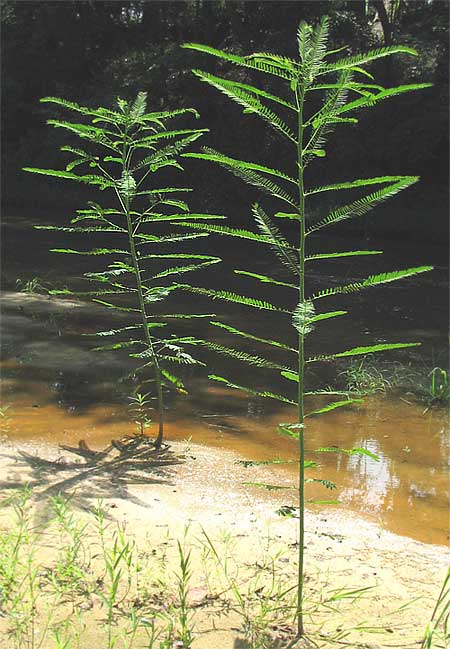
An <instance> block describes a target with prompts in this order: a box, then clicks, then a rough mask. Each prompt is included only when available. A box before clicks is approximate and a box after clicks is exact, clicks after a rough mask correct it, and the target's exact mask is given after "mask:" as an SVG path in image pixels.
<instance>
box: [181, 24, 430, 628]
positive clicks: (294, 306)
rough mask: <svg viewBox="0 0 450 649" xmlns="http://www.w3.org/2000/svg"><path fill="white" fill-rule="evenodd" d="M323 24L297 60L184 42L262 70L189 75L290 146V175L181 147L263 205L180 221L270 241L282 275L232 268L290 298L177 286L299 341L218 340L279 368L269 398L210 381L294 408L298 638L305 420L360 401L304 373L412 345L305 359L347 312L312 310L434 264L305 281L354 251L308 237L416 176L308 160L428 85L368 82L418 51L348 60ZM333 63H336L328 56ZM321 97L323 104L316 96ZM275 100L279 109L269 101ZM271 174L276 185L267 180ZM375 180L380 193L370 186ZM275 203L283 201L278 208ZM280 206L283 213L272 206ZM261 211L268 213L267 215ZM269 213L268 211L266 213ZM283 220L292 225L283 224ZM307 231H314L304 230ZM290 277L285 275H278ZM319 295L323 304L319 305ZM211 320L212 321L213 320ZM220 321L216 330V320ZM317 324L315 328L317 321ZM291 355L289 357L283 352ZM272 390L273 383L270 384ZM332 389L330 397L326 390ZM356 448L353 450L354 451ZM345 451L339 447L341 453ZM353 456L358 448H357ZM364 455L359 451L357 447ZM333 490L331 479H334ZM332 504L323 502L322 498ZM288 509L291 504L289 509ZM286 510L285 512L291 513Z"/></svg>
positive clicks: (235, 352)
mask: <svg viewBox="0 0 450 649" xmlns="http://www.w3.org/2000/svg"><path fill="white" fill-rule="evenodd" d="M328 32H329V20H328V19H327V18H322V19H321V20H320V22H319V23H318V24H317V25H316V26H315V27H312V26H310V25H308V24H307V23H306V22H301V23H300V26H299V28H298V32H297V45H298V54H297V56H296V57H295V58H292V57H286V56H284V55H281V54H275V53H271V52H270V53H268V52H256V53H254V54H250V55H247V56H238V55H236V54H231V53H227V52H224V51H222V50H219V49H216V48H214V47H210V46H207V45H201V44H198V43H186V44H185V45H184V47H185V48H187V49H190V50H195V51H197V52H201V53H204V54H208V55H210V56H212V57H214V58H218V59H220V60H221V61H222V62H223V63H232V64H234V65H236V66H238V67H240V68H246V69H251V70H252V71H253V72H254V73H255V78H256V76H257V73H262V74H263V75H265V77H266V85H267V86H268V90H269V91H270V92H268V91H267V89H266V86H264V88H261V86H260V85H259V84H258V82H256V85H250V84H245V86H244V85H243V84H242V83H241V82H240V81H234V80H231V79H230V78H229V75H227V76H226V78H225V77H218V76H215V75H210V74H209V73H205V72H202V71H199V70H194V74H195V75H196V76H197V77H198V78H199V79H200V80H201V81H202V82H204V83H206V84H208V85H210V86H212V87H214V88H215V89H218V90H219V91H221V92H222V93H223V94H224V95H226V96H227V97H228V98H230V99H231V100H232V101H234V102H235V103H237V104H238V105H239V106H241V107H243V109H244V113H246V114H251V115H252V116H258V117H260V118H261V119H262V120H263V121H264V122H265V123H266V124H267V125H268V126H269V128H271V129H273V131H274V133H275V134H276V135H277V136H280V137H281V138H282V139H284V140H285V141H287V142H285V144H286V147H287V148H290V152H291V156H290V168H291V172H290V173H287V172H286V171H285V170H284V169H283V170H278V169H275V168H274V166H273V165H263V164H260V163H259V162H245V161H243V160H241V159H235V158H232V157H230V156H229V155H224V154H222V153H220V152H218V151H216V150H213V149H210V148H203V150H202V153H184V154H182V156H184V157H190V158H198V159H200V160H202V161H209V162H212V163H215V164H218V165H220V166H222V167H224V168H226V169H227V170H229V171H231V172H232V173H233V174H234V175H236V176H238V177H239V178H240V179H242V180H243V181H244V182H246V183H247V184H249V185H252V186H255V187H257V188H258V190H259V191H260V193H261V195H266V196H267V197H268V201H267V202H268V207H267V208H265V209H263V207H262V205H261V204H260V203H254V204H253V206H252V215H253V219H254V222H255V225H256V230H255V231H251V230H245V231H242V230H240V229H236V228H229V227H222V226H215V225H214V224H212V225H210V224H206V223H194V224H192V225H189V224H188V223H187V222H185V223H183V224H180V223H179V224H178V225H179V226H180V225H183V226H184V227H191V228H192V229H193V230H194V232H198V231H200V232H207V233H214V234H217V235H221V236H225V237H228V236H232V237H238V238H243V239H247V240H253V241H255V242H259V243H263V244H267V245H268V246H269V248H271V249H272V251H273V253H274V256H275V258H276V259H278V261H279V264H280V270H279V275H280V277H282V278H283V280H282V281H281V280H280V279H278V278H275V279H272V278H270V277H266V276H261V275H259V274H256V273H254V272H253V271H252V269H250V270H242V269H239V270H236V271H235V272H236V273H238V274H241V275H242V274H245V275H247V276H248V277H250V278H253V279H255V280H256V281H257V282H259V283H262V284H267V283H268V284H275V285H277V286H279V285H282V286H283V287H286V288H287V289H289V290H290V291H291V295H292V298H291V299H290V300H289V302H288V305H287V308H286V305H285V304H283V305H278V304H272V303H268V302H267V301H266V300H265V299H262V298H261V297H260V296H259V295H257V296H256V297H253V296H251V297H250V296H241V295H238V294H235V293H229V292H226V291H213V290H208V289H203V288H200V287H195V288H193V287H187V286H186V287H184V288H186V290H190V291H194V292H195V293H197V294H200V295H202V294H203V295H208V296H210V297H213V298H217V299H223V300H227V301H231V302H237V303H239V304H241V305H243V306H249V307H253V308H257V309H263V310H268V311H273V312H276V313H278V314H280V317H284V318H287V317H289V318H290V319H291V323H292V327H293V328H294V331H295V335H296V345H295V347H294V348H293V346H292V345H291V344H289V345H287V344H286V343H285V342H284V341H278V340H264V341H263V340H262V339H261V338H259V337H258V336H256V335H253V334H252V333H251V332H250V333H248V332H244V331H239V330H237V329H236V328H234V327H229V328H228V331H229V333H231V334H234V335H237V337H238V338H242V337H243V338H250V339H252V338H253V339H254V340H255V341H256V340H258V342H261V343H264V344H265V345H268V346H269V347H277V348H281V349H284V350H286V352H287V353H286V356H287V361H286V363H279V362H276V363H274V362H272V361H271V360H270V359H267V358H266V356H264V357H259V356H258V357H256V356H252V355H249V354H247V353H245V352H243V351H241V350H239V349H234V348H229V347H226V348H225V347H223V346H222V347H221V348H220V349H219V348H218V346H216V351H218V352H219V353H226V354H228V355H229V356H232V357H234V358H235V359H236V360H239V361H241V362H243V363H247V364H251V365H254V366H259V367H264V368H266V369H267V370H269V369H272V371H275V372H278V373H279V374H281V376H282V377H283V378H285V379H287V381H288V382H289V385H286V392H285V393H284V394H283V393H282V394H273V393H271V392H269V391H266V390H261V389H255V388H251V387H250V388H246V387H244V386H242V385H240V384H239V383H235V382H234V380H233V379H232V378H225V377H222V376H217V375H210V378H211V379H212V380H215V381H219V382H220V383H223V384H225V385H227V386H229V387H231V388H234V389H238V390H244V391H247V392H249V393H250V394H257V395H259V396H261V397H267V398H271V399H273V398H275V399H278V400H281V401H284V402H287V403H292V404H295V405H296V407H297V419H296V421H295V422H294V423H290V424H283V425H282V426H281V432H282V433H283V434H287V435H289V436H290V437H292V438H294V439H296V440H297V443H298V464H299V483H298V509H297V515H298V520H299V544H298V548H299V553H298V582H297V589H296V590H297V603H296V615H295V616H296V620H297V637H298V638H300V637H303V636H305V627H304V617H305V605H304V583H305V574H304V547H305V542H304V539H305V520H304V516H305V483H306V482H307V480H308V479H307V478H306V476H305V469H306V468H308V466H309V465H308V461H307V460H306V459H305V438H306V439H307V434H306V433H307V426H306V420H307V418H308V417H313V416H314V417H316V416H320V415H325V414H326V413H328V412H331V411H333V410H335V409H337V408H342V407H353V406H354V404H358V403H360V399H358V398H355V396H358V393H356V395H355V393H354V392H352V391H351V390H350V391H348V393H347V394H344V395H343V396H344V397H345V398H344V399H342V398H341V399H339V400H336V401H330V400H325V402H324V404H323V405H322V406H321V407H319V408H317V407H316V408H312V409H310V410H309V409H308V407H307V403H306V400H305V396H306V394H307V390H306V377H307V369H308V366H309V364H311V363H317V362H329V361H332V360H334V359H340V358H347V357H354V356H364V357H365V356H366V355H368V354H378V353H382V352H386V351H389V350H395V349H407V348H410V347H415V346H417V345H418V344H419V343H415V342H397V341H395V342H382V343H380V342H377V341H374V342H373V343H372V344H369V345H367V344H366V345H359V346H355V347H352V348H350V349H344V350H338V351H336V352H334V353H325V354H320V355H315V356H312V357H308V356H307V353H306V352H307V345H306V343H307V338H308V336H309V335H310V334H312V332H313V331H314V329H315V327H316V323H318V322H320V321H322V320H329V319H332V318H334V317H338V316H339V317H340V316H342V315H345V313H346V312H345V311H335V310H333V311H319V310H318V309H319V306H320V304H321V303H322V301H323V300H326V299H328V298H331V297H334V296H336V295H345V294H352V293H356V292H359V291H363V290H365V289H367V288H372V287H377V286H379V285H382V284H386V283H390V282H393V281H397V280H401V279H405V278H408V277H412V276H414V275H416V274H419V273H423V272H426V271H429V270H431V269H432V267H431V266H417V267H413V268H407V269H401V270H397V269H396V270H392V271H388V272H383V273H379V274H375V275H369V276H367V277H366V278H365V279H362V280H360V281H358V282H352V283H350V284H346V285H342V286H331V287H327V288H324V289H322V290H320V291H318V292H315V293H311V292H310V291H309V285H308V281H307V279H308V275H307V273H308V268H309V263H310V262H311V261H313V262H314V263H319V262H321V261H322V260H323V259H327V258H328V257H330V256H331V257H333V258H334V259H338V258H340V257H348V256H349V254H351V251H350V252H349V251H346V250H345V251H342V252H333V253H332V254H331V255H330V254H329V253H326V252H322V251H321V250H320V249H319V250H316V246H317V240H316V238H315V233H317V232H318V231H321V230H323V229H324V228H328V227H331V226H333V227H334V226H336V225H338V224H340V223H341V222H343V221H347V220H348V219H357V218H360V217H362V216H364V215H366V214H367V213H368V212H370V211H371V210H372V209H374V208H376V207H377V206H379V205H380V204H382V203H384V201H386V200H388V199H390V198H392V197H394V196H396V195H397V194H398V193H399V192H401V191H403V190H406V189H407V188H409V187H411V186H412V185H413V184H415V183H416V182H417V181H418V177H417V176H411V175H405V176H392V175H389V176H387V175H386V176H377V177H374V178H366V179H357V180H343V181H341V182H338V183H333V184H332V185H326V186H322V187H314V186H313V187H312V188H310V187H309V183H308V173H309V171H310V170H309V165H310V164H311V166H312V165H313V163H314V161H315V160H316V159H317V158H323V157H325V156H326V155H327V151H328V150H330V147H329V145H328V139H329V137H330V135H331V134H332V132H333V131H334V130H335V128H336V127H337V126H340V125H346V124H356V123H357V122H358V119H359V116H360V112H361V111H362V110H363V109H366V108H371V107H373V106H375V105H377V104H378V103H379V102H382V101H384V100H385V99H389V98H391V97H394V96H396V95H399V94H403V93H405V92H410V91H418V90H423V89H426V88H428V87H429V86H430V84H429V83H408V84H405V85H401V86H395V87H389V88H384V87H382V86H379V85H376V86H375V85H372V84H369V85H368V83H367V79H368V78H369V79H370V80H371V81H372V80H373V75H372V74H371V73H370V72H368V71H367V70H366V69H365V66H367V65H368V64H370V63H371V62H372V61H375V60H377V59H384V58H386V57H390V56H392V55H397V54H398V55H403V56H405V55H407V56H417V52H416V51H415V50H414V49H412V48H411V47H407V46H402V45H392V46H387V47H383V48H377V49H374V50H371V51H369V52H366V53H363V54H357V55H354V56H345V57H342V55H341V56H340V57H338V58H336V54H335V52H334V51H328V49H327V46H328ZM333 59H334V60H333ZM273 86H274V87H275V88H280V91H277V92H276V94H275V92H272V87H273ZM320 96H321V97H322V99H321V103H319V100H318V98H319V97H320ZM274 104H276V106H274ZM273 178H276V181H277V182H274V180H273ZM374 185H378V186H379V187H380V188H379V189H375V190H374V189H373V187H374ZM366 187H370V190H369V192H368V193H366V194H363V195H361V196H360V197H359V198H356V199H354V198H353V199H352V200H350V201H349V202H344V203H343V204H341V205H340V206H338V207H334V208H333V209H331V211H329V212H328V214H326V215H325V216H321V215H319V216H317V210H316V209H312V208H311V207H310V201H312V200H313V198H310V196H311V197H312V196H313V195H316V194H320V193H323V192H327V193H331V192H338V193H339V195H340V194H341V193H342V192H343V191H345V190H354V189H357V190H358V191H362V190H364V188H366ZM280 202H281V205H280ZM278 205H280V207H279V208H278V209H282V210H289V211H288V212H286V211H278V209H277V208H276V207H275V206H278ZM266 209H267V210H268V211H267V212H266ZM269 211H270V212H271V214H269V213H268V212H269ZM286 221H287V222H288V223H289V224H290V225H291V226H294V227H295V230H294V228H293V227H290V228H286V229H284V224H285V223H286ZM311 235H313V236H311ZM353 254H354V255H356V256H363V255H371V254H380V251H378V250H375V251H370V250H369V251H361V250H359V251H355V252H354V253H353ZM285 276H287V277H288V281H287V282H286V281H285V280H284V277H285ZM319 300H320V302H319ZM215 324H216V326H217V323H215ZM218 326H222V327H223V325H221V323H219V324H218ZM319 326H322V325H319ZM289 352H290V353H289ZM293 383H294V384H295V385H296V388H297V390H296V394H295V397H294V398H293V395H292V384H293ZM269 387H270V386H269ZM331 394H332V393H331V392H330V396H331ZM332 450H333V451H334V452H342V450H341V449H338V448H335V449H328V448H327V449H317V452H319V453H320V452H324V451H332ZM354 451H355V450H354V449H353V450H350V452H354ZM344 452H345V451H344ZM355 452H358V450H356V451H355ZM360 452H361V453H366V451H365V449H360ZM261 486H264V487H265V488H270V489H275V488H276V487H275V486H274V485H261ZM323 486H325V487H327V488H332V485H331V483H329V481H324V482H323ZM333 486H334V485H333ZM322 502H327V503H328V502H330V501H328V500H327V501H322ZM289 509H290V508H289ZM290 513H292V512H290Z"/></svg>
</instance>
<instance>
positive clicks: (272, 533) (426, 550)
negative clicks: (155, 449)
mask: <svg viewBox="0 0 450 649" xmlns="http://www.w3.org/2000/svg"><path fill="white" fill-rule="evenodd" d="M113 453H114V452H113ZM74 458H77V459H76V460H74ZM111 458H112V459H114V456H113V455H111ZM180 459H181V462H180V463H178V460H180ZM237 459H238V456H237V455H236V454H234V453H233V452H231V451H228V450H224V451H221V450H217V449H211V448H207V447H202V446H198V445H193V444H189V446H187V445H186V444H185V443H179V442H178V443H173V444H171V445H170V450H169V451H168V455H167V456H165V458H164V462H163V463H162V464H161V466H158V467H153V468H151V467H150V469H148V470H147V472H146V475H145V476H143V475H142V471H141V470H140V469H139V468H138V467H137V468H136V471H135V472H133V470H128V469H127V472H126V473H125V474H124V475H123V476H121V475H120V473H117V472H116V473H114V471H116V469H114V465H110V466H106V465H104V463H103V465H102V462H101V461H100V460H99V459H98V458H97V460H98V461H97V462H96V463H95V464H94V465H90V467H89V466H86V458H85V457H83V456H82V455H80V456H75V455H74V454H73V453H72V454H71V453H68V452H67V451H64V450H62V449H61V448H57V447H52V446H50V445H44V444H33V443H20V444H15V443H12V442H4V443H3V444H2V445H1V446H0V470H1V474H2V476H3V495H4V496H5V495H6V496H7V495H8V492H9V489H8V486H9V487H16V488H17V487H19V486H20V485H24V484H25V483H27V482H28V483H29V484H30V486H31V487H32V492H33V495H34V498H35V499H36V502H37V506H39V502H40V503H41V504H42V503H43V502H44V501H45V499H46V496H49V495H56V494H57V493H60V492H61V493H63V494H65V495H67V496H71V497H72V504H73V506H74V507H75V508H76V507H79V508H80V511H82V510H88V509H89V507H93V506H94V505H95V502H96V501H97V500H98V499H102V500H103V502H104V503H105V505H106V506H107V507H108V508H109V511H110V513H111V515H112V516H113V518H114V519H115V520H116V521H119V522H120V523H121V524H123V525H124V526H125V527H126V529H128V530H130V531H131V532H132V534H133V535H134V536H135V538H136V540H137V543H138V544H139V543H142V542H144V541H145V543H147V544H148V543H151V544H153V545H155V546H157V545H158V543H160V542H161V539H162V538H163V536H164V535H165V536H166V538H167V536H168V535H169V536H170V538H171V539H173V540H174V539H176V538H181V537H182V536H183V535H184V534H185V529H186V526H188V527H189V534H192V535H193V537H195V538H198V536H199V535H201V534H202V530H206V531H207V533H208V535H209V536H210V537H211V538H214V539H218V538H220V537H221V535H222V536H223V533H224V530H227V533H230V534H231V536H233V537H234V538H235V539H236V540H237V544H238V548H239V550H238V555H239V556H240V557H241V559H242V564H243V565H244V564H245V565H246V566H247V567H248V565H249V563H251V562H252V561H257V555H258V554H259V551H260V549H261V548H262V547H263V545H264V546H265V547H269V546H270V545H276V544H277V543H278V544H279V543H282V544H283V545H284V547H285V549H286V550H287V552H288V555H287V556H286V557H285V559H283V561H284V563H283V564H279V569H280V570H282V571H283V573H286V574H287V573H289V572H292V578H293V579H294V575H295V567H296V551H295V545H296V539H297V521H295V520H293V519H286V518H283V517H280V516H279V515H277V514H276V513H275V511H276V509H277V508H278V507H280V506H281V505H283V504H286V495H280V492H271V493H267V492H265V491H264V492H263V491H262V490H261V489H257V488H255V487H249V486H245V485H243V484H242V483H243V482H244V481H245V480H248V479H249V478H248V473H246V471H245V469H244V468H243V467H242V466H240V465H239V464H237V463H236V460H237ZM275 475H277V478H278V482H280V475H281V474H280V473H279V472H278V474H276V472H275V471H273V472H272V471H271V470H268V468H267V467H257V468H256V469H252V478H251V479H252V480H255V481H256V480H258V481H261V482H263V481H264V482H271V481H272V477H274V476H275ZM80 477H81V479H80ZM283 479H284V480H287V478H283V476H282V475H281V481H282V480H283ZM143 481H144V483H143ZM145 481H146V482H147V483H146V484H145ZM149 481H150V482H149ZM283 494H284V492H283ZM306 525H307V531H306V537H305V542H306V558H307V566H306V574H307V581H308V584H307V587H308V588H311V589H312V591H314V589H317V592H318V591H319V590H320V588H328V589H330V588H333V589H338V588H355V589H358V588H362V587H373V588H371V590H370V591H369V592H368V594H367V596H365V597H364V599H361V600H359V601H358V602H356V603H355V604H353V605H352V608H351V610H350V611H349V612H348V613H345V614H344V618H345V619H347V618H348V621H349V620H352V619H353V620H359V621H360V622H364V624H365V625H369V626H371V627H374V626H383V627H384V628H387V627H386V625H387V624H388V628H389V631H388V632H387V634H388V635H387V636H385V637H384V639H380V638H379V637H377V639H376V642H375V643H374V642H373V634H372V636H371V642H372V644H367V645H364V644H362V645H360V644H358V643H359V642H362V641H363V638H365V636H364V632H359V635H358V634H356V635H355V636H354V642H355V644H354V645H350V646H355V647H357V646H370V647H389V646H402V647H409V648H411V649H412V648H413V647H415V646H418V645H417V644H416V643H417V642H418V640H419V638H420V636H421V634H422V631H423V630H424V628H425V625H426V623H427V620H428V618H429V616H430V614H431V611H432V608H433V605H434V602H435V600H436V597H437V595H438V593H439V590H440V587H441V584H442V581H443V578H444V575H445V571H446V566H447V564H448V560H449V553H448V550H447V549H446V548H445V547H443V546H434V545H428V544H423V543H420V542H418V541H415V540H412V539H409V538H407V537H401V536H397V535H395V534H393V533H391V532H388V531H386V530H383V529H382V528H380V527H378V526H377V525H375V524H374V523H371V522H368V521H366V520H364V519H362V518H360V517H357V516H356V515H355V514H353V513H350V512H343V511H339V510H334V511H333V510H330V509H326V510H323V511H321V512H319V513H316V512H310V511H308V512H307V515H306ZM199 588H203V586H202V585H200V586H199ZM194 590H195V589H194ZM417 597H420V600H419V601H416V602H415V603H414V602H413V603H411V604H410V605H408V606H407V607H406V608H405V609H404V610H403V611H401V612H400V613H399V614H398V615H396V616H392V617H390V616H391V614H392V611H394V610H397V609H399V608H400V607H401V606H403V605H404V604H405V603H406V602H412V601H413V600H414V599H415V598H417ZM346 616H347V618H346ZM200 617H201V616H200ZM344 618H343V619H344ZM387 620H389V622H387ZM339 623H340V624H342V622H339ZM206 627H207V622H206V620H203V622H201V623H200V625H199V628H200V629H203V631H202V632H201V633H200V636H199V637H198V638H197V640H196V641H195V643H194V645H193V647H196V648H197V647H198V648H202V647H204V648H205V649H207V648H211V649H213V648H217V649H219V647H220V649H228V647H230V648H232V647H236V646H241V645H238V644H236V638H237V637H238V636H239V633H238V632H237V631H236V630H234V631H233V630H232V629H225V630H221V631H220V632H219V631H217V630H216V631H214V629H209V630H208V629H207V628H206ZM234 628H235V629H236V627H234ZM217 634H219V635H217ZM352 637H353V636H352ZM394 639H395V641H394ZM384 643H385V644H384ZM242 646H244V645H242ZM323 646H326V645H323Z"/></svg>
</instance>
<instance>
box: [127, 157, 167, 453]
mask: <svg viewBox="0 0 450 649" xmlns="http://www.w3.org/2000/svg"><path fill="white" fill-rule="evenodd" d="M127 159H128V158H127V145H126V144H125V145H124V148H123V152H122V171H123V172H126V173H129V170H128V166H129V159H128V162H127ZM119 200H120V196H119ZM120 202H121V203H122V205H123V208H124V211H125V216H126V219H127V230H128V240H129V245H130V253H131V258H132V260H133V268H134V274H135V277H136V288H137V292H138V299H139V307H140V311H141V317H142V326H143V329H144V337H145V341H146V343H147V346H148V349H149V350H150V354H151V359H152V363H153V367H154V369H155V382H156V394H157V399H158V419H159V425H158V435H157V437H156V440H155V446H156V447H157V448H159V447H160V446H161V444H162V441H163V437H164V400H163V391H162V384H161V371H160V368H159V363H158V357H157V356H156V354H155V350H154V349H153V343H152V338H151V336H150V332H149V330H148V326H147V311H146V309H145V301H144V293H143V290H142V279H141V269H140V267H139V262H138V256H137V253H136V246H135V243H134V236H133V224H132V221H131V214H130V200H129V197H128V196H125V201H122V200H121V201H120Z"/></svg>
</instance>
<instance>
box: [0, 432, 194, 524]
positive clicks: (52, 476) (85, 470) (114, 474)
mask: <svg viewBox="0 0 450 649" xmlns="http://www.w3.org/2000/svg"><path fill="white" fill-rule="evenodd" d="M60 449H61V450H62V451H65V454H64V455H63V456H60V457H58V458H57V459H48V458H46V457H42V456H40V455H39V453H33V454H31V453H28V452H26V451H23V450H21V451H19V452H18V453H15V454H14V457H13V459H14V460H15V469H16V471H15V474H16V475H15V476H14V477H13V479H11V480H4V481H2V482H0V488H1V489H4V490H8V489H21V488H24V487H25V486H27V487H28V488H29V489H30V490H31V492H32V494H33V498H34V500H35V501H36V502H37V503H38V508H37V516H38V518H39V520H40V521H42V520H44V521H45V520H47V518H48V516H49V515H51V512H50V511H49V507H51V505H50V503H49V499H50V498H51V497H55V496H62V497H64V498H67V499H70V501H71V504H72V505H73V506H76V507H78V508H80V509H83V510H86V511H90V509H91V507H92V501H93V500H94V501H95V500H103V499H110V498H121V499H126V500H129V501H131V502H133V503H135V504H137V505H140V506H142V507H147V504H146V503H145V502H144V501H142V500H141V499H140V498H138V497H137V496H136V495H135V494H132V493H131V492H130V490H129V487H130V486H133V485H155V484H169V485H171V484H172V482H171V478H172V476H173V471H172V469H173V467H175V466H177V465H179V464H181V463H182V462H183V461H184V457H183V456H182V455H177V454H176V453H174V451H173V450H171V448H170V447H169V446H167V445H163V446H161V447H160V448H155V446H154V444H153V443H152V442H151V440H149V439H148V438H146V437H141V436H136V437H125V438H123V439H121V440H112V441H111V444H110V445H109V446H107V447H106V448H104V449H102V450H95V449H92V448H90V447H89V446H88V445H87V444H86V442H85V441H84V440H80V441H79V443H78V445H77V446H65V445H61V446H60ZM2 455H3V456H5V455H6V454H5V453H3V454H2ZM9 457H11V456H9ZM24 474H25V476H26V477H22V476H23V475H24ZM17 476H19V477H17ZM80 487H83V488H80Z"/></svg>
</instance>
